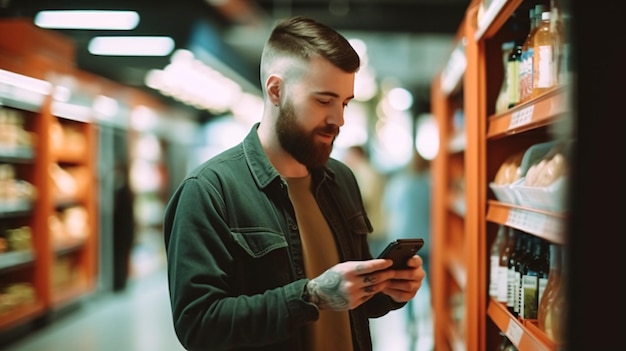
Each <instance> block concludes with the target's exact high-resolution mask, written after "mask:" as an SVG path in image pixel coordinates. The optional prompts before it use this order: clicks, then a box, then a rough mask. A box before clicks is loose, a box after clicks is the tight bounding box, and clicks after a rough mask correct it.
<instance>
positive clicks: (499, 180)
mask: <svg viewBox="0 0 626 351" xmlns="http://www.w3.org/2000/svg"><path fill="white" fill-rule="evenodd" d="M523 156H524V152H519V153H516V154H513V155H511V156H509V157H508V158H507V159H506V160H504V162H502V165H500V168H499V169H498V172H497V173H496V177H495V179H494V181H493V182H494V183H495V184H497V185H507V184H511V183H513V182H514V181H516V180H518V179H519V178H520V176H521V170H520V163H521V162H522V157H523Z"/></svg>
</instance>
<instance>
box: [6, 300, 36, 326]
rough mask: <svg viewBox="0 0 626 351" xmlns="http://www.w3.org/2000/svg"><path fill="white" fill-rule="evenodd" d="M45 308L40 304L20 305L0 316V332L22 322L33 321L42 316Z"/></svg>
mask: <svg viewBox="0 0 626 351" xmlns="http://www.w3.org/2000/svg"><path fill="white" fill-rule="evenodd" d="M45 311H46V306H45V305H44V304H43V303H42V302H36V303H34V304H28V305H20V306H16V307H15V308H12V309H10V310H8V311H5V312H4V313H1V314H0V330H2V329H5V328H8V327H11V326H13V325H16V324H19V323H21V322H23V321H28V320H32V319H35V318H36V317H39V316H41V315H43V313H44V312H45Z"/></svg>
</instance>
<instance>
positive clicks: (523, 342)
mask: <svg viewBox="0 0 626 351" xmlns="http://www.w3.org/2000/svg"><path fill="white" fill-rule="evenodd" d="M487 315H488V316H489V318H490V319H491V320H492V321H493V322H494V323H495V324H496V326H497V327H498V328H499V329H500V330H501V331H502V332H504V334H505V335H506V336H507V338H509V340H511V342H512V343H513V345H515V347H517V349H518V350H519V351H555V350H558V349H559V348H557V347H555V345H554V344H553V343H551V342H549V341H548V340H546V337H545V335H544V334H543V333H542V332H541V331H540V330H539V329H538V328H536V327H534V326H533V327H530V328H529V326H528V325H529V323H524V322H522V321H520V320H519V319H517V318H516V317H514V316H513V315H511V314H510V313H509V311H508V310H507V309H506V307H505V306H504V305H503V304H502V303H499V302H497V301H495V300H493V299H491V300H490V301H489V307H488V308H487Z"/></svg>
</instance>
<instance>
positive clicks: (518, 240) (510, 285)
mask: <svg viewBox="0 0 626 351" xmlns="http://www.w3.org/2000/svg"><path fill="white" fill-rule="evenodd" d="M511 232H512V233H513V238H514V243H515V245H514V246H513V250H511V254H510V255H509V259H508V261H507V293H506V296H507V298H506V307H507V309H508V310H509V312H511V314H514V315H515V313H514V312H515V300H516V298H515V295H517V294H516V289H517V284H516V278H517V275H516V273H515V263H516V262H517V258H518V257H519V256H521V255H522V253H523V251H522V243H523V241H524V238H523V233H522V232H521V231H519V230H517V229H513V228H511Z"/></svg>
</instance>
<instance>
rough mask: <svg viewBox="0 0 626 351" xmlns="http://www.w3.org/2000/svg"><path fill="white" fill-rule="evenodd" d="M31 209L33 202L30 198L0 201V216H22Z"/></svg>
mask: <svg viewBox="0 0 626 351" xmlns="http://www.w3.org/2000/svg"><path fill="white" fill-rule="evenodd" d="M32 211H33V203H32V201H31V200H26V199H18V200H13V201H3V202H1V203H0V218H8V217H17V216H23V215H27V214H30V213H31V212H32Z"/></svg>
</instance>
